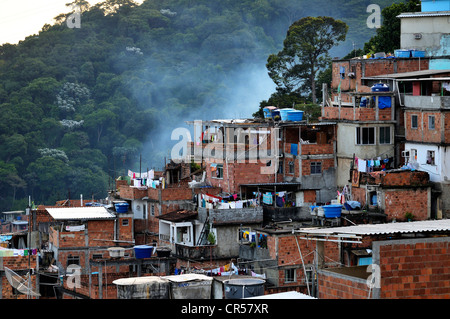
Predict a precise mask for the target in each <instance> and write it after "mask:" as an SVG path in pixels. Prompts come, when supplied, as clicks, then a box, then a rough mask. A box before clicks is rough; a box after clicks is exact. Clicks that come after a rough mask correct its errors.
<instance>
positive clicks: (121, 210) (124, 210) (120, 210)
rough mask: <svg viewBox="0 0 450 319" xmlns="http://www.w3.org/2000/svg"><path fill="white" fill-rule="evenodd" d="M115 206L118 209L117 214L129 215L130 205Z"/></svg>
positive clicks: (118, 204)
mask: <svg viewBox="0 0 450 319" xmlns="http://www.w3.org/2000/svg"><path fill="white" fill-rule="evenodd" d="M114 206H115V207H116V212H117V213H127V212H128V203H117V204H115V205H114Z"/></svg>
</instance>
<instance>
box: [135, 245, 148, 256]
mask: <svg viewBox="0 0 450 319" xmlns="http://www.w3.org/2000/svg"><path fill="white" fill-rule="evenodd" d="M152 252H153V246H147V245H138V246H134V256H135V257H136V258H137V259H142V258H150V257H151V256H152Z"/></svg>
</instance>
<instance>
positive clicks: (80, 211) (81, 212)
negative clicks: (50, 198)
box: [46, 207, 116, 220]
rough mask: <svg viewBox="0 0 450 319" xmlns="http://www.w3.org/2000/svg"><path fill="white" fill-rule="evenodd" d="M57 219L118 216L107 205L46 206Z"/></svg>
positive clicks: (109, 217) (110, 217) (111, 217)
mask: <svg viewBox="0 0 450 319" xmlns="http://www.w3.org/2000/svg"><path fill="white" fill-rule="evenodd" d="M46 210H47V212H48V213H49V214H50V216H52V217H53V218H54V219H55V220H84V219H113V218H115V217H116V216H115V215H114V214H113V213H111V212H110V211H108V210H107V209H106V208H105V207H64V208H63V207H61V208H46Z"/></svg>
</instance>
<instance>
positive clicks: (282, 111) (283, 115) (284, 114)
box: [280, 108, 295, 121]
mask: <svg viewBox="0 0 450 319" xmlns="http://www.w3.org/2000/svg"><path fill="white" fill-rule="evenodd" d="M289 111H295V109H293V108H284V109H280V117H281V120H282V121H287V120H288V112H289Z"/></svg>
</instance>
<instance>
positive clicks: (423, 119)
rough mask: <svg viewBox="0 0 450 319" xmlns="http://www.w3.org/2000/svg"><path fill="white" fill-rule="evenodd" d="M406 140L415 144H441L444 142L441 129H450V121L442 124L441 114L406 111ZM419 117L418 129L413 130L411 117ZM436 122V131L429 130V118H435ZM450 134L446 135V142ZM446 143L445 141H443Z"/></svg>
mask: <svg viewBox="0 0 450 319" xmlns="http://www.w3.org/2000/svg"><path fill="white" fill-rule="evenodd" d="M405 114H406V119H405V121H406V123H405V127H406V140H408V141H415V142H429V143H440V142H441V141H442V136H441V128H442V126H444V127H445V128H450V123H448V122H450V119H449V120H447V116H446V119H445V120H444V121H445V123H442V119H441V113H440V112H419V111H406V112H405ZM412 115H417V126H418V127H417V128H416V129H413V128H411V116H412ZM433 115H434V120H435V123H434V125H435V129H434V130H433V129H429V127H428V116H433ZM448 137H449V136H448V132H446V134H445V135H444V140H446V139H447V138H448ZM442 142H444V141H442Z"/></svg>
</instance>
